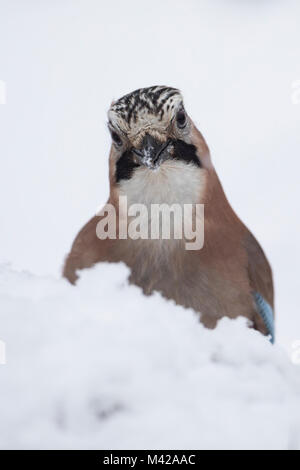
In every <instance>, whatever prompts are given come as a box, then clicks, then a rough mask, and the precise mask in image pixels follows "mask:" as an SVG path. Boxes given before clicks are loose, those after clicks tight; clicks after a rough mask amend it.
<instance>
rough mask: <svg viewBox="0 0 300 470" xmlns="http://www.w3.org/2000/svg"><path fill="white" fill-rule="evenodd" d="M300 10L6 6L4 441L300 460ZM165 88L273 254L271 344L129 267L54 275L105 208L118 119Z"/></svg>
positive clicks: (0, 66)
mask: <svg viewBox="0 0 300 470" xmlns="http://www.w3.org/2000/svg"><path fill="white" fill-rule="evenodd" d="M299 17H300V3H299V1H297V0H285V1H279V0H274V1H269V0H260V1H254V0H243V1H238V0H214V1H213V2H212V1H211V0H187V1H186V2H181V1H180V0H165V1H164V2H161V1H160V0H151V1H148V0H139V1H137V0H126V2H125V1H122V0H111V2H99V1H98V0H72V2H71V1H69V0H61V1H60V2H51V1H47V2H46V1H45V2H36V1H35V0H27V1H26V2H23V1H22V0H11V1H9V2H6V1H5V0H0V86H1V90H0V94H1V91H2V95H3V93H4V92H3V90H4V89H5V100H4V99H3V97H2V99H1V97H0V101H1V102H0V155H1V171H0V192H1V194H0V226H1V230H0V262H1V263H2V264H0V278H1V287H0V289H1V295H0V303H1V305H0V354H1V355H2V356H3V354H2V353H3V341H4V342H5V345H6V361H7V363H6V365H2V364H1V358H0V381H1V384H0V391H1V400H0V436H1V437H0V446H1V447H4V448H16V447H22V448H30V447H38V448H44V447H47V446H49V447H61V448H63V447H69V448H70V447H74V448H79V447H94V448H99V447H109V448H115V447H123V448H126V447H148V448H149V447H152V448H164V447H165V448H167V447H174V448H176V447H177V448H178V447H180V448H185V447H196V448H218V447H221V448H250V447H251V448H264V447H268V448H299V422H300V420H299V411H298V410H299V409H300V406H299V392H300V389H299V374H300V366H299V360H298V359H299V355H300V354H299V351H300V348H299V344H300V316H299V307H300V302H299V288H300V281H299V273H298V266H299V263H300V250H299V235H298V234H299V227H300V224H299V211H300V197H299V171H300V159H299V151H300V133H299V122H300V94H299V91H300V87H299V83H300V82H299V79H300V61H299V44H300V28H299ZM155 84H158V85H161V84H162V85H169V86H173V87H176V88H179V89H180V90H181V91H182V94H183V96H184V100H185V107H186V110H187V112H188V113H189V115H190V116H191V117H192V119H193V120H194V121H195V123H196V124H197V126H198V127H199V129H200V130H201V132H202V133H203V134H204V136H205V138H206V140H207V142H208V145H209V147H210V150H211V154H212V160H213V162H214V164H215V167H216V169H217V172H218V174H219V176H220V179H221V181H222V183H223V186H224V189H225V192H226V195H227V196H228V198H229V200H230V202H231V204H232V206H233V207H234V209H235V210H236V211H237V213H238V215H239V216H240V217H241V218H242V220H243V221H244V222H245V223H246V224H247V225H248V226H249V228H250V229H251V231H253V233H254V234H255V235H256V237H257V238H258V240H259V241H260V242H261V244H262V246H263V248H264V249H265V251H266V254H267V256H268V258H269V259H270V262H271V264H272V267H273V271H274V277H275V297H276V327H277V328H276V330H277V331H276V338H277V344H276V345H275V347H271V345H270V344H269V343H268V342H267V341H266V340H265V338H263V337H262V336H261V335H259V334H258V333H256V332H255V331H252V330H249V329H248V328H246V326H245V325H244V323H243V321H242V320H241V319H238V320H236V321H229V320H226V319H224V320H222V321H221V322H220V324H219V325H218V327H217V329H216V330H215V331H207V330H205V329H204V328H203V327H202V326H201V324H199V323H198V321H197V318H196V317H195V314H194V313H193V312H190V311H187V310H183V309H182V308H180V307H176V306H174V305H173V304H172V303H170V302H166V301H164V300H163V299H161V298H160V296H159V295H156V296H153V297H151V298H144V297H143V296H142V294H141V293H140V291H139V290H138V289H137V288H135V287H132V286H130V287H129V286H127V285H126V269H125V268H124V267H120V266H111V265H110V266H107V265H103V266H98V267H96V268H95V269H94V270H92V271H90V272H86V273H84V274H83V276H82V279H81V281H80V283H79V285H78V287H76V288H73V287H71V286H69V285H68V284H67V283H66V282H65V281H64V280H62V279H61V278H60V272H61V267H62V264H63V259H64V256H65V255H66V253H67V252H68V250H69V248H70V245H71V242H72V240H73V239H74V235H75V234H76V233H77V231H78V230H79V228H80V227H81V226H82V225H83V224H84V223H85V222H86V221H87V220H88V219H89V218H90V217H91V216H92V215H93V214H95V213H96V212H97V211H98V209H99V207H102V206H103V205H104V204H105V202H106V200H107V196H108V191H109V186H108V153H109V145H110V137H109V132H108V131H107V128H106V111H107V110H108V108H109V106H110V103H111V101H112V100H113V99H117V98H119V97H120V96H122V95H124V94H125V93H128V92H130V91H132V90H134V89H136V88H140V87H144V86H151V85H155ZM4 102H5V104H1V103H4ZM4 263H9V264H4ZM291 354H292V356H291ZM291 357H294V358H296V359H297V360H295V361H294V362H295V365H293V364H292V363H291V361H290V358H291ZM296 363H297V364H296Z"/></svg>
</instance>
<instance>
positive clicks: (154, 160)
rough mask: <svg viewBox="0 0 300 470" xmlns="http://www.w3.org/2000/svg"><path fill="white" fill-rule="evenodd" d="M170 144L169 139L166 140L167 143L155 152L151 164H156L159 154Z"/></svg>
mask: <svg viewBox="0 0 300 470" xmlns="http://www.w3.org/2000/svg"><path fill="white" fill-rule="evenodd" d="M170 143H171V139H168V140H167V142H165V143H164V144H163V145H162V146H161V148H160V149H159V151H158V152H157V154H156V155H155V158H154V159H153V163H156V162H157V161H158V159H159V157H160V156H161V154H162V153H163V152H164V151H165V150H166V149H167V148H168V147H169V145H170Z"/></svg>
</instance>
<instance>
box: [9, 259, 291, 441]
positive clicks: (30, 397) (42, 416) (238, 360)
mask: <svg viewBox="0 0 300 470" xmlns="http://www.w3.org/2000/svg"><path fill="white" fill-rule="evenodd" d="M127 275H128V270H127V268H126V267H125V266H124V265H117V264H101V265H98V266H97V267H95V268H94V269H92V270H87V271H84V272H83V273H82V276H81V279H80V281H79V284H78V287H76V288H74V287H73V286H71V285H69V284H68V283H67V282H66V281H64V280H55V279H54V278H51V277H48V278H47V277H36V276H34V275H32V274H29V273H26V272H15V271H13V270H11V269H10V268H9V267H7V266H2V267H1V270H0V312H1V313H0V321H1V335H2V336H3V337H4V338H5V340H6V347H7V351H6V355H7V364H6V365H4V366H0V374H1V375H0V390H1V400H0V416H1V420H0V447H1V448H6V449H12V448H22V449H24V448H25V449H29V448H37V449H39V448H74V449H76V448H98V449H99V448H100V449H101V448H109V449H115V448H121V449H127V448H129V449H130V448H142V449H143V448H148V449H149V448H151V449H164V448H165V449H169V448H174V449H176V448H177V449H178V448H180V449H189V448H197V449H203V448H204V449H214V448H224V449H232V448H233V449H239V448H241V449H245V448H247V449H248V448H249V449H251V448H252V449H253V448H255V449H265V448H270V449H300V406H299V405H300V374H299V368H297V367H296V366H293V365H292V364H291V363H290V361H289V359H288V358H287V357H286V354H285V352H284V351H283V350H282V349H281V348H279V347H278V346H275V347H273V346H272V345H271V344H270V343H269V342H268V341H267V339H266V338H265V337H263V336H262V335H260V334H259V333H258V332H256V331H254V330H251V329H249V328H247V326H246V324H245V321H244V320H242V319H241V318H240V319H237V320H229V319H223V320H221V321H220V322H219V324H218V327H217V328H216V329H215V330H213V331H210V330H208V329H206V328H204V327H203V326H202V325H201V323H200V322H199V321H198V317H197V315H196V314H195V313H194V312H193V311H191V310H187V309H184V308H182V307H179V306H176V305H174V304H173V302H170V301H167V300H165V299H163V298H162V297H161V296H160V295H159V294H156V295H153V296H151V297H145V296H144V295H143V294H142V292H141V291H140V290H139V288H137V287H135V286H129V285H128V284H127ZM120 306H122V308H120Z"/></svg>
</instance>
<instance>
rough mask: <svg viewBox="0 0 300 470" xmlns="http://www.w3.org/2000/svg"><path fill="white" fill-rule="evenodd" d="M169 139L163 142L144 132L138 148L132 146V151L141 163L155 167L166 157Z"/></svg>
mask: <svg viewBox="0 0 300 470" xmlns="http://www.w3.org/2000/svg"><path fill="white" fill-rule="evenodd" d="M170 144H171V140H167V141H166V142H164V143H163V144H162V143H161V142H159V141H157V140H156V139H155V138H154V137H152V136H151V135H149V134H146V135H145V137H144V139H143V142H142V146H141V148H140V149H135V148H133V149H132V151H133V153H134V154H135V156H136V157H137V160H138V162H139V163H140V164H141V165H144V166H147V167H148V168H151V169H155V168H158V166H159V165H160V164H161V163H162V162H163V161H164V160H165V159H166V158H167V156H168V150H169V146H170Z"/></svg>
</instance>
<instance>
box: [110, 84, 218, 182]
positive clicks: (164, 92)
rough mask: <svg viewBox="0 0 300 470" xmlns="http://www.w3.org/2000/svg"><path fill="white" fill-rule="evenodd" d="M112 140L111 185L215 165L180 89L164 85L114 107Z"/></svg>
mask: <svg viewBox="0 0 300 470" xmlns="http://www.w3.org/2000/svg"><path fill="white" fill-rule="evenodd" d="M108 128H109V130H110V133H111V138H112V148H111V156H110V158H111V164H110V170H111V184H114V185H118V184H119V183H122V182H124V181H126V180H130V179H131V178H133V177H134V176H136V175H138V174H139V175H142V174H143V175H150V174H151V175H152V176H151V177H150V179H149V178H148V181H151V182H152V183H153V181H154V179H155V178H159V173H160V172H161V171H163V172H166V170H167V168H171V167H172V168H173V169H174V168H175V165H176V163H177V169H178V170H179V171H181V170H184V169H185V168H189V169H190V170H191V169H195V170H196V169H205V168H209V167H210V166H211V162H210V156H209V150H208V148H207V145H206V143H205V141H204V139H203V137H202V135H201V134H200V132H199V131H198V130H197V128H196V127H195V125H194V123H193V121H192V120H191V118H190V117H189V116H188V114H187V112H186V110H185V107H184V103H183V98H182V95H181V93H180V91H179V90H177V89H175V88H170V87H166V86H153V87H149V88H141V89H139V90H136V91H134V92H132V93H129V94H127V95H125V96H123V97H122V98H120V99H119V100H117V101H115V102H113V103H112V105H111V107H110V109H109V111H108Z"/></svg>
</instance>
